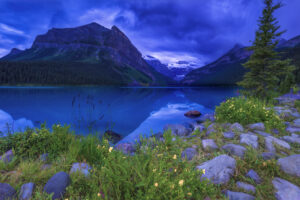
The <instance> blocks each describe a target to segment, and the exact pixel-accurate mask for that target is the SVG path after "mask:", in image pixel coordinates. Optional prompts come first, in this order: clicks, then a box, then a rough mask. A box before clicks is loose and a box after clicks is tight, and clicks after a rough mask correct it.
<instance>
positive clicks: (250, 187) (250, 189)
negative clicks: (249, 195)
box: [236, 181, 255, 193]
mask: <svg viewBox="0 0 300 200" xmlns="http://www.w3.org/2000/svg"><path fill="white" fill-rule="evenodd" d="M236 186H237V187H238V188H242V189H244V190H246V191H248V192H253V193H255V187H254V186H253V185H251V184H248V183H244V182H240V181H238V182H236Z"/></svg>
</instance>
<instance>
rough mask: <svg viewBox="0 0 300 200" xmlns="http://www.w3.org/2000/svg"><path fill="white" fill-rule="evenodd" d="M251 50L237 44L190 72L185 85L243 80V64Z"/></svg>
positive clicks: (216, 83) (221, 83) (230, 82)
mask: <svg viewBox="0 0 300 200" xmlns="http://www.w3.org/2000/svg"><path fill="white" fill-rule="evenodd" d="M250 55H251V52H250V51H248V50H247V48H246V47H244V46H242V45H239V44H236V45H235V46H234V47H233V48H232V49H231V50H230V51H229V52H227V53H226V54H225V55H223V56H222V57H221V58H219V59H217V60H216V61H214V62H213V63H211V64H208V65H206V66H204V67H201V68H198V69H195V70H193V71H191V72H189V73H188V74H187V75H186V76H185V77H184V79H183V80H182V84H184V85H234V84H235V83H236V82H237V81H239V80H241V78H242V76H243V74H244V73H245V69H244V68H243V66H242V65H241V63H244V62H246V61H247V59H248V58H249V56H250Z"/></svg>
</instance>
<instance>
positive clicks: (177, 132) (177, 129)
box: [164, 124, 192, 137]
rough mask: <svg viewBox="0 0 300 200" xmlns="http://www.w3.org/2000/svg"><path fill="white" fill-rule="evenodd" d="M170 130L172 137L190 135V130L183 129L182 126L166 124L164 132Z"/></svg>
mask: <svg viewBox="0 0 300 200" xmlns="http://www.w3.org/2000/svg"><path fill="white" fill-rule="evenodd" d="M167 130H171V132H172V134H173V135H177V136H180V137H182V136H188V135H190V134H191V133H192V129H190V128H187V127H185V126H184V125H182V124H167V125H166V126H165V127H164V131H167Z"/></svg>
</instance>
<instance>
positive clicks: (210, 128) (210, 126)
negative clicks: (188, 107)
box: [206, 123, 216, 136]
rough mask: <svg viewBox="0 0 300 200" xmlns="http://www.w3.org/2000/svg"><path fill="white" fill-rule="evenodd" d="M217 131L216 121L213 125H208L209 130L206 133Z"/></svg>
mask: <svg viewBox="0 0 300 200" xmlns="http://www.w3.org/2000/svg"><path fill="white" fill-rule="evenodd" d="M215 132H216V124H215V123H212V124H211V125H209V126H208V127H207V130H206V135H207V136H208V135H210V134H211V133H215Z"/></svg>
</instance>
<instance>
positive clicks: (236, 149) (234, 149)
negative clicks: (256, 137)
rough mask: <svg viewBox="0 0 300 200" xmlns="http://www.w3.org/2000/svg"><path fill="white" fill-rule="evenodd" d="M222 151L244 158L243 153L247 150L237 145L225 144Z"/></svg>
mask: <svg viewBox="0 0 300 200" xmlns="http://www.w3.org/2000/svg"><path fill="white" fill-rule="evenodd" d="M222 149H223V150H225V151H227V152H228V153H230V154H232V155H235V156H238V157H241V158H243V157H244V154H245V151H246V150H247V149H246V148H245V147H243V146H241V145H237V144H226V145H224V146H223V147H222Z"/></svg>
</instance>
